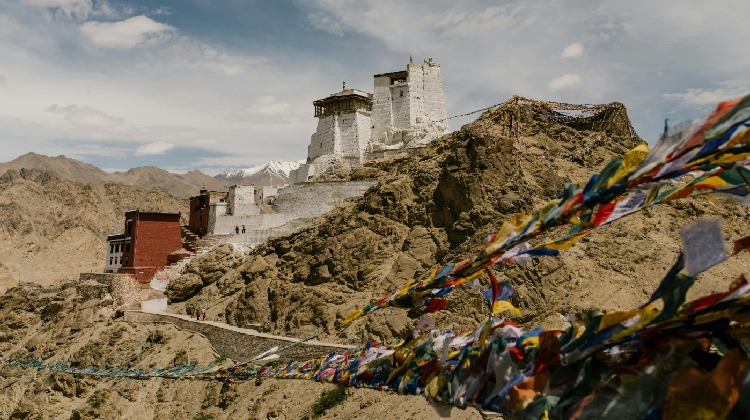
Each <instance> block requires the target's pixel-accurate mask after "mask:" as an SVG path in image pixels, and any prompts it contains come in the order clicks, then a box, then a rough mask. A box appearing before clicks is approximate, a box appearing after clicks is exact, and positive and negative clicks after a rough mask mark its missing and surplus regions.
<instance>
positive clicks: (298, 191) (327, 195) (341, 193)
mask: <svg viewBox="0 0 750 420" xmlns="http://www.w3.org/2000/svg"><path fill="white" fill-rule="evenodd" d="M375 182H376V181H375V180H371V179H366V180H360V181H340V182H308V183H303V184H295V185H293V186H291V187H288V188H284V189H281V190H279V195H278V197H276V201H275V202H274V205H273V206H272V208H273V209H274V211H276V212H277V213H284V214H291V215H294V216H295V218H303V217H317V216H320V215H321V214H323V213H326V212H328V211H330V210H332V209H333V208H334V207H336V205H338V204H341V203H343V202H344V201H346V200H348V199H351V198H354V197H360V196H362V195H363V194H364V193H365V191H367V189H368V188H370V187H371V186H372V185H373V184H374V183H375Z"/></svg>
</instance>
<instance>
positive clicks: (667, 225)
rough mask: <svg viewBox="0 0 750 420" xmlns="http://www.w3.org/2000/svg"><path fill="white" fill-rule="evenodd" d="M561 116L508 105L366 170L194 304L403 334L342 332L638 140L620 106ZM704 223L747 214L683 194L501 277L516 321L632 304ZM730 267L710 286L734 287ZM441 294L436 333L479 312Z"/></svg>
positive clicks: (470, 296) (252, 318)
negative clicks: (363, 181) (358, 185)
mask: <svg viewBox="0 0 750 420" xmlns="http://www.w3.org/2000/svg"><path fill="white" fill-rule="evenodd" d="M560 108H561V106H560V104H549V103H540V102H533V101H525V100H524V101H519V103H518V105H517V106H514V107H512V108H506V109H504V110H500V111H489V112H487V113H485V114H484V115H483V116H482V117H481V118H479V119H478V120H477V121H476V122H474V123H471V124H468V125H466V126H464V127H463V128H462V129H461V130H459V131H457V132H455V133H452V134H450V135H447V136H445V137H443V138H442V139H440V140H437V141H435V142H433V143H432V144H431V145H430V146H429V147H427V148H425V149H421V150H419V151H418V152H416V153H414V154H412V155H410V156H408V157H405V158H400V159H396V160H388V161H378V162H373V163H371V164H369V165H368V167H367V168H365V170H366V171H369V173H371V174H373V173H377V174H379V182H378V184H377V185H376V186H374V187H373V188H371V189H370V190H369V191H368V192H367V194H365V196H364V197H362V198H361V199H359V200H358V201H356V202H354V203H350V204H348V205H347V206H344V207H341V208H338V209H337V210H335V211H333V212H330V213H328V214H327V215H325V216H323V217H321V218H320V219H318V221H317V222H316V223H314V224H313V225H312V226H311V227H309V228H307V229H305V230H304V231H301V232H298V233H297V234H294V235H291V236H288V237H283V238H277V239H274V240H271V241H269V242H268V243H267V244H265V245H263V246H261V247H260V248H258V249H257V250H256V251H255V252H254V253H252V254H251V255H250V256H249V257H248V258H246V260H245V262H243V263H240V264H238V265H237V266H235V267H233V270H231V271H230V272H228V273H227V274H226V275H225V276H223V277H222V278H221V279H219V280H218V281H217V282H216V283H215V284H212V285H210V286H208V287H206V288H205V289H204V291H202V292H201V293H199V294H198V295H196V296H195V297H194V298H193V299H195V300H196V301H203V302H205V301H206V300H210V301H212V302H213V305H215V307H216V308H217V309H218V312H220V313H221V314H222V316H223V317H224V318H225V320H226V321H227V322H229V323H234V324H238V325H242V324H244V323H262V324H264V325H265V327H266V328H267V329H268V330H269V331H273V332H276V333H282V334H290V335H296V336H304V335H306V334H310V333H317V332H322V333H323V334H326V335H330V337H327V338H328V339H335V338H336V337H333V336H336V335H338V338H339V339H341V340H345V341H350V342H352V341H358V340H363V339H369V338H375V339H380V340H385V341H388V340H390V339H392V338H393V337H394V336H397V335H399V334H402V333H403V332H404V331H406V330H407V329H409V328H411V327H412V325H413V319H414V318H416V317H419V316H420V315H421V313H420V312H419V311H414V310H413V311H411V312H407V311H404V310H400V309H387V310H384V311H380V313H376V314H374V315H372V316H370V317H368V318H366V319H364V320H360V321H358V322H355V323H354V325H352V326H349V327H348V328H347V329H346V330H344V331H343V332H342V331H340V330H339V326H340V322H341V320H342V319H343V317H345V316H346V315H347V314H348V313H349V312H351V311H352V310H354V309H355V308H357V307H362V306H364V305H365V304H367V303H368V302H370V301H372V300H377V299H379V298H380V297H382V296H383V294H384V293H386V292H388V291H392V290H394V289H396V288H398V287H400V286H401V285H403V284H404V283H405V282H406V281H408V280H409V279H411V278H414V277H415V276H419V275H420V274H421V273H423V272H424V271H425V270H428V269H430V268H431V267H434V266H436V265H439V264H446V263H449V262H451V261H457V260H459V259H462V258H465V257H466V256H467V255H470V254H471V253H473V252H475V251H476V250H477V249H478V248H479V247H480V246H481V245H482V244H483V243H484V241H485V239H486V237H487V235H489V234H491V233H493V232H494V231H496V230H497V229H498V228H499V226H500V225H501V223H502V221H503V220H504V218H505V217H507V216H508V215H511V214H514V213H517V212H524V211H525V212H529V211H531V210H533V209H534V208H535V207H536V206H538V205H540V204H541V203H543V202H545V201H546V200H549V199H551V198H553V197H554V196H555V195H556V194H557V193H559V192H560V191H561V189H562V187H563V185H564V183H565V182H579V183H580V182H585V181H587V180H588V178H589V177H590V176H591V175H592V174H593V173H596V172H598V170H599V169H601V167H602V166H603V165H604V164H606V163H607V162H608V161H609V159H610V158H612V157H614V156H618V155H623V154H624V153H625V152H626V151H628V150H629V149H631V148H632V147H633V146H635V145H637V144H638V143H639V142H640V139H639V138H638V137H637V136H635V135H634V133H633V131H632V129H631V128H630V127H631V126H630V121H629V120H628V117H627V112H626V110H625V108H624V107H623V106H622V105H621V104H611V105H609V106H605V107H596V108H593V107H592V108H584V109H583V110H573V111H571V110H569V109H562V110H561V109H560ZM701 215H715V216H719V217H721V218H722V220H723V221H724V223H725V227H726V229H727V233H728V234H729V235H730V236H731V235H741V234H746V233H747V231H748V223H747V220H748V212H747V209H746V208H743V207H738V206H736V205H735V204H733V203H731V202H726V203H725V202H721V201H716V202H714V201H708V200H706V199H694V200H690V201H686V202H684V203H682V202H681V203H677V204H675V205H673V206H662V207H660V208H657V209H654V210H652V211H650V212H649V213H643V214H639V215H635V216H632V217H630V218H627V219H625V220H623V221H621V222H619V223H615V224H614V225H612V226H610V227H607V228H605V229H601V230H599V231H597V232H596V233H594V234H592V235H591V236H590V238H588V239H586V240H584V241H582V242H581V243H580V244H578V245H576V246H575V247H574V248H572V249H571V250H570V251H568V252H564V253H563V255H562V256H561V257H559V258H538V259H534V260H533V261H532V262H531V264H530V265H528V266H527V267H511V268H506V269H504V270H503V271H502V272H501V273H500V276H501V277H507V278H508V279H510V280H511V282H512V284H513V286H514V288H515V289H516V296H515V297H514V299H515V301H514V304H516V305H517V306H518V307H520V308H522V310H523V315H522V317H521V318H520V319H519V321H521V322H527V323H543V324H547V325H548V324H550V323H552V324H554V323H556V322H558V321H559V317H558V316H557V314H558V313H560V312H565V311H567V310H570V309H575V308H580V307H589V306H598V307H603V308H616V307H630V306H632V305H637V304H639V303H640V302H641V301H642V299H643V298H644V297H645V296H646V295H647V294H649V293H650V292H651V291H652V288H653V286H655V285H656V284H657V282H658V280H659V279H660V278H661V276H662V274H663V271H662V270H664V269H666V267H668V266H669V265H670V264H671V263H672V261H673V258H674V257H675V256H676V253H677V251H678V247H677V245H678V244H679V240H678V235H677V231H678V230H679V228H680V227H681V226H682V225H684V224H686V223H688V221H689V220H691V219H694V218H696V217H698V216H701ZM665 244H669V245H668V246H666V245H665ZM584 256H586V257H587V258H584ZM731 264H732V263H729V264H728V265H727V266H726V270H727V271H726V273H724V272H719V273H718V274H717V275H716V276H717V277H716V281H719V282H731V281H732V280H733V279H734V276H735V275H736V273H738V272H739V271H733V269H737V266H734V267H732V266H731ZM738 264H742V262H739V263H738ZM723 269H724V268H723ZM723 269H722V270H723ZM604 279H606V281H605V280H604ZM706 287H707V288H708V287H718V286H708V285H706ZM696 290H699V289H696ZM612 297H616V298H617V299H612ZM449 300H450V302H449V306H448V309H447V310H445V311H442V312H440V313H438V314H437V319H438V325H439V326H440V327H445V328H450V327H460V326H465V325H468V324H471V323H473V322H474V321H476V320H477V319H481V318H483V317H484V316H486V308H485V307H484V305H485V302H484V301H483V300H482V298H481V296H480V295H479V294H478V293H477V291H475V290H471V289H469V288H459V290H458V291H456V292H455V293H454V295H453V296H451V297H450V298H449ZM188 303H189V302H188Z"/></svg>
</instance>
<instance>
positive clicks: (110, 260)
mask: <svg viewBox="0 0 750 420" xmlns="http://www.w3.org/2000/svg"><path fill="white" fill-rule="evenodd" d="M112 260H114V258H113V257H109V265H112V264H114V263H113V262H112Z"/></svg>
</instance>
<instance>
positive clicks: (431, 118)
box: [369, 59, 448, 151]
mask: <svg viewBox="0 0 750 420" xmlns="http://www.w3.org/2000/svg"><path fill="white" fill-rule="evenodd" d="M406 73H407V77H406V81H403V80H402V79H401V78H400V76H399V77H395V78H394V77H392V76H394V75H395V74H397V73H387V74H384V75H378V76H377V77H375V91H374V93H373V105H372V135H371V138H370V148H369V149H370V151H379V150H384V149H391V148H399V147H404V146H409V147H413V146H414V145H420V144H426V143H429V142H430V141H432V140H433V139H435V138H437V137H439V136H442V135H444V134H445V133H446V132H447V130H448V127H447V125H446V123H445V119H446V118H447V113H446V108H445V95H444V93H443V79H442V76H441V74H440V65H439V64H437V63H435V62H433V61H432V59H427V60H425V62H424V63H421V64H414V63H409V64H408V65H407V66H406Z"/></svg>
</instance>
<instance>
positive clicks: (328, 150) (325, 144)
mask: <svg viewBox="0 0 750 420" xmlns="http://www.w3.org/2000/svg"><path fill="white" fill-rule="evenodd" d="M339 141H340V132H339V130H338V116H337V115H336V114H332V115H326V116H324V117H319V118H318V127H317V129H316V130H315V133H313V135H312V136H310V145H309V146H307V159H308V161H310V162H312V161H314V160H315V159H317V158H319V157H321V156H324V155H334V154H336V152H337V150H336V144H337V143H338V142H339Z"/></svg>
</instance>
